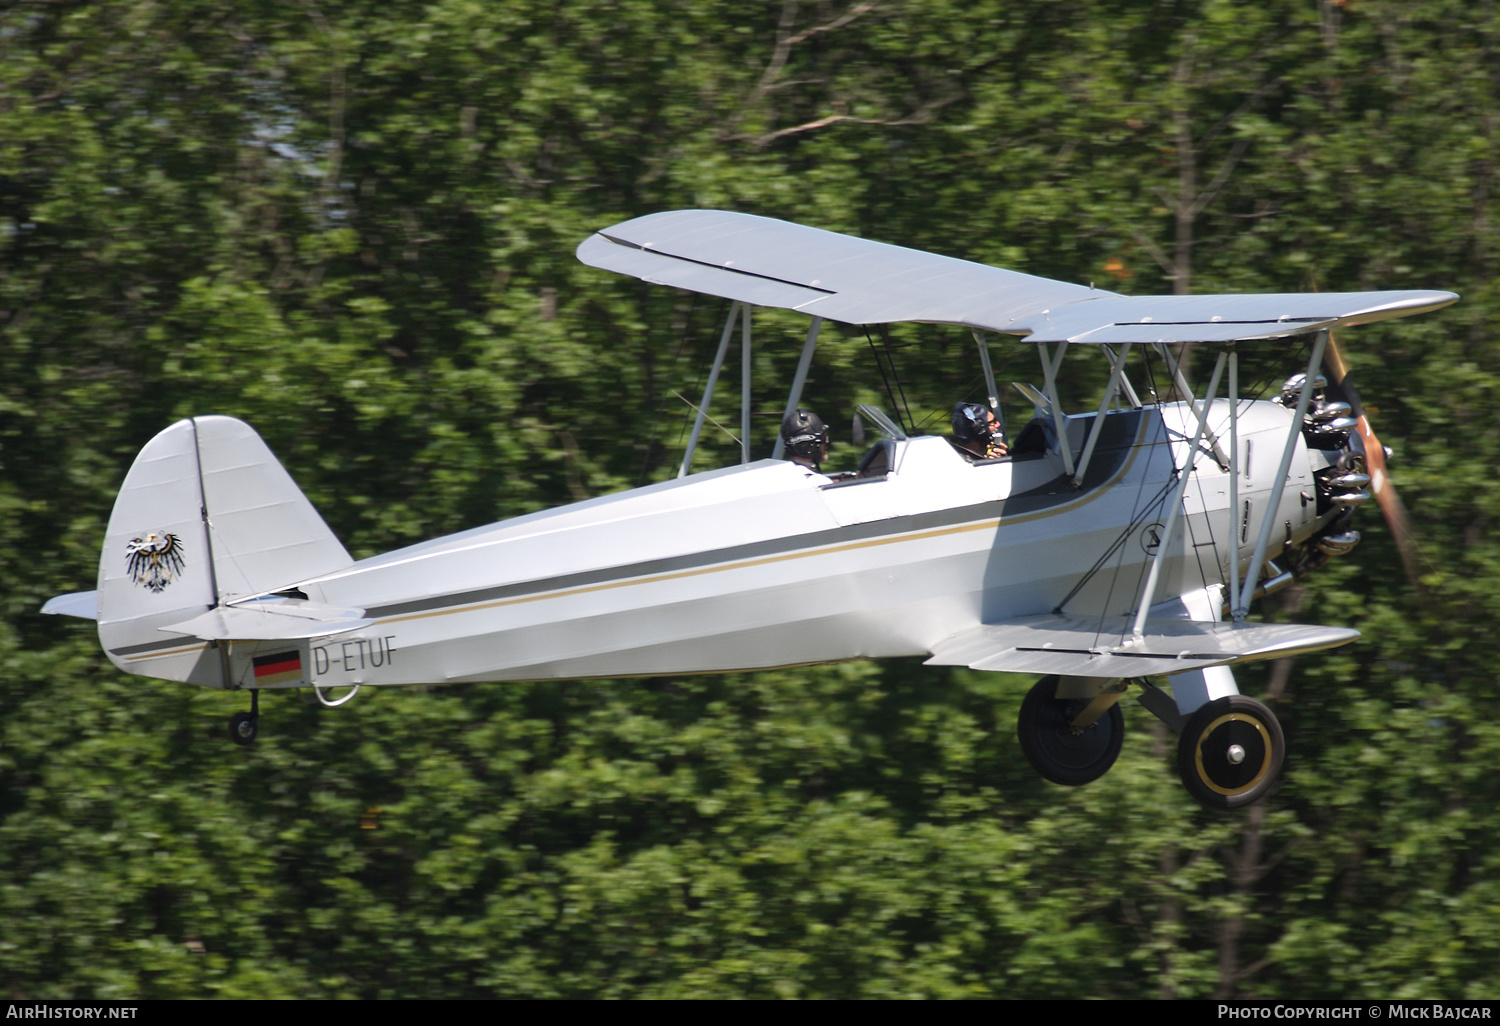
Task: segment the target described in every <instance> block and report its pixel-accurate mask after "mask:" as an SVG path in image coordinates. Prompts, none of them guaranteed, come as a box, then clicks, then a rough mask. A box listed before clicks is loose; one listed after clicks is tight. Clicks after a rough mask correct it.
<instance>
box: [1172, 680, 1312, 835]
mask: <svg viewBox="0 0 1500 1026" xmlns="http://www.w3.org/2000/svg"><path fill="white" fill-rule="evenodd" d="M1285 754H1286V741H1285V738H1284V737H1283V736H1282V733H1281V724H1280V723H1278V722H1276V715H1275V714H1274V713H1272V712H1271V710H1270V709H1267V708H1266V707H1265V706H1264V705H1261V704H1260V703H1259V702H1257V701H1256V700H1255V699H1253V698H1246V697H1245V696H1244V695H1230V696H1228V697H1226V698H1219V699H1215V700H1214V701H1212V702H1209V703H1208V704H1207V705H1204V706H1203V707H1201V708H1200V709H1198V711H1197V712H1195V713H1193V715H1192V716H1190V717H1188V721H1187V723H1186V725H1184V727H1183V728H1182V736H1181V737H1179V738H1178V739H1177V772H1178V773H1179V774H1181V776H1182V783H1183V786H1185V787H1186V788H1187V789H1188V794H1190V795H1192V796H1193V797H1194V798H1196V799H1197V800H1198V801H1199V802H1200V803H1202V804H1203V805H1205V806H1206V807H1208V808H1210V809H1220V810H1225V811H1228V810H1231V809H1241V808H1244V807H1245V806H1247V805H1251V804H1253V803H1255V802H1258V801H1260V799H1262V798H1264V797H1265V796H1266V795H1268V794H1270V793H1271V791H1272V790H1273V789H1274V788H1275V787H1276V785H1277V783H1278V782H1279V781H1280V780H1281V764H1282V760H1283V758H1284V757H1285Z"/></svg>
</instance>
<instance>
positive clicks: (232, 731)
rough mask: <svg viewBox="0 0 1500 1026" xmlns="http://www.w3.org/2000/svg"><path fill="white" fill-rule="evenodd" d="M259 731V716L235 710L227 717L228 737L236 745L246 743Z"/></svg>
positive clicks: (253, 738)
mask: <svg viewBox="0 0 1500 1026" xmlns="http://www.w3.org/2000/svg"><path fill="white" fill-rule="evenodd" d="M259 731H260V717H259V716H252V715H250V714H249V713H247V712H237V713H235V714H234V715H233V716H231V717H229V739H230V740H231V741H233V742H234V743H235V744H237V745H248V744H249V743H250V742H252V741H254V740H255V735H256V734H257V733H258V732H259Z"/></svg>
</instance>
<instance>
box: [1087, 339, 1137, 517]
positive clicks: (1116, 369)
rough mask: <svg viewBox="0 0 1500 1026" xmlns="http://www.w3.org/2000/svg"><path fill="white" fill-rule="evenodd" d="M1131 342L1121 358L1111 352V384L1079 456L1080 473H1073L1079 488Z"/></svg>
mask: <svg viewBox="0 0 1500 1026" xmlns="http://www.w3.org/2000/svg"><path fill="white" fill-rule="evenodd" d="M1131 345H1133V343H1131V342H1126V343H1125V346H1124V348H1123V349H1121V350H1120V358H1119V359H1118V360H1116V359H1114V354H1110V359H1111V363H1112V364H1113V366H1112V367H1111V369H1110V372H1109V384H1107V385H1105V386H1104V398H1103V399H1101V400H1100V401H1099V412H1098V413H1097V414H1095V415H1094V426H1093V427H1092V428H1090V429H1089V440H1088V441H1087V442H1085V443H1084V444H1083V455H1081V456H1079V457H1078V473H1076V474H1074V475H1073V487H1074V488H1077V487H1079V486H1080V485H1082V484H1083V475H1084V474H1086V473H1088V469H1089V460H1091V459H1093V458H1094V446H1095V445H1096V444H1098V442H1099V432H1100V431H1102V430H1104V415H1105V414H1106V413H1108V412H1109V404H1110V403H1112V402H1114V400H1115V393H1116V392H1118V391H1119V390H1120V377H1121V375H1122V374H1123V373H1124V371H1125V358H1126V357H1127V356H1129V355H1130V347H1131Z"/></svg>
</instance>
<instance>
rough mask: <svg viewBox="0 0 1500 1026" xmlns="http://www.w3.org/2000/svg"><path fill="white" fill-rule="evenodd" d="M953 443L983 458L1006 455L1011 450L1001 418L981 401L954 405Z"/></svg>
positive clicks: (969, 453)
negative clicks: (1006, 442) (1006, 443)
mask: <svg viewBox="0 0 1500 1026" xmlns="http://www.w3.org/2000/svg"><path fill="white" fill-rule="evenodd" d="M953 444H954V445H956V446H958V448H959V449H961V450H963V451H964V453H966V454H967V455H969V456H972V457H973V458H975V459H981V460H983V459H990V458H992V457H995V456H1004V455H1006V454H1007V453H1008V452H1009V451H1010V450H1009V449H1007V448H1006V445H1005V437H1004V435H1003V434H1002V433H1001V428H1000V421H999V419H998V418H996V416H995V414H994V412H993V411H992V410H990V408H989V407H988V406H985V405H983V404H981V403H959V404H957V405H956V406H954V407H953Z"/></svg>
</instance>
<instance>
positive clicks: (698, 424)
mask: <svg viewBox="0 0 1500 1026" xmlns="http://www.w3.org/2000/svg"><path fill="white" fill-rule="evenodd" d="M739 310H740V304H739V303H730V304H729V316H728V318H726V319H725V321H724V334H722V335H720V336H719V351H718V352H717V353H716V354H714V366H713V369H712V370H710V371H709V372H708V384H707V385H705V386H704V387H703V402H701V403H699V404H698V418H697V419H696V420H694V421H693V433H692V434H691V435H689V436H688V444H687V452H685V453H683V454H682V466H680V467H678V468H677V476H678V477H686V476H687V472H688V467H690V466H692V465H693V453H694V452H696V451H697V449H698V435H699V434H700V433H701V432H702V431H703V418H704V417H706V416H708V404H709V402H710V401H711V400H712V399H713V397H714V386H715V385H717V384H718V383H719V368H721V367H723V366H724V354H725V353H726V352H728V351H729V336H730V335H731V334H733V333H734V315H735V314H737V313H739ZM745 316H746V318H747V319H748V318H749V316H750V311H749V307H748V306H747V307H746V310H745ZM741 444H742V445H743V444H744V443H743V442H742V443H741Z"/></svg>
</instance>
